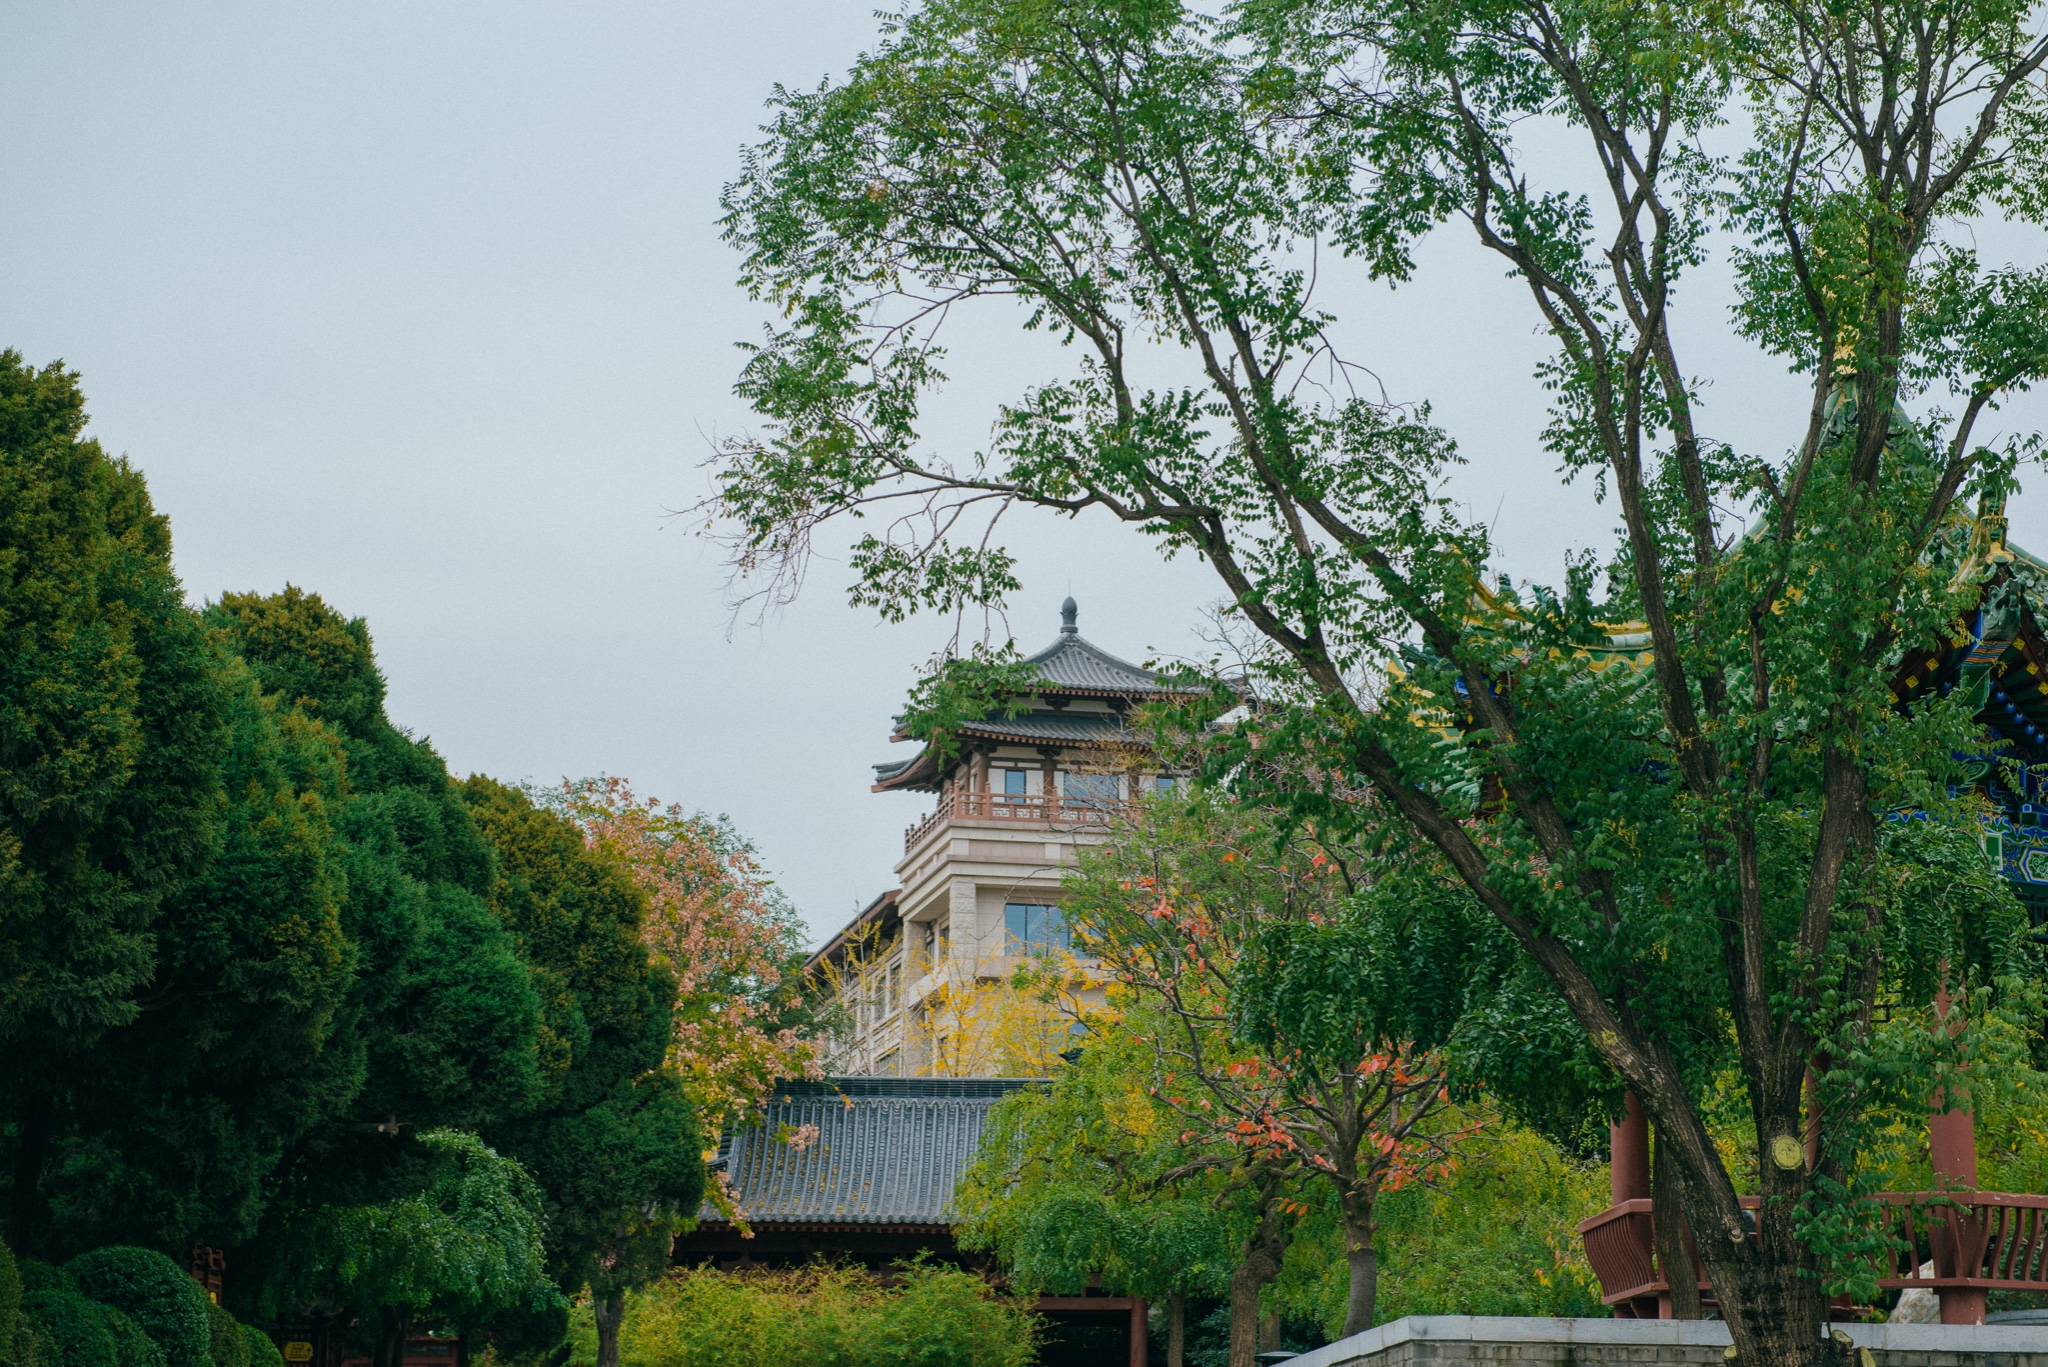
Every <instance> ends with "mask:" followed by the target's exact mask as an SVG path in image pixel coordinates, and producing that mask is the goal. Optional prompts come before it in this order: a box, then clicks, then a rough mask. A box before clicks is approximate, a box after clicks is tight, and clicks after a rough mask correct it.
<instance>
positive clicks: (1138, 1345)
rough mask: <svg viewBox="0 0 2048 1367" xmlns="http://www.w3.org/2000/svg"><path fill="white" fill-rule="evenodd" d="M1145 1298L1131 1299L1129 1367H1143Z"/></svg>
mask: <svg viewBox="0 0 2048 1367" xmlns="http://www.w3.org/2000/svg"><path fill="white" fill-rule="evenodd" d="M1146 1341H1147V1335H1146V1333H1145V1298H1144V1297H1143V1296H1133V1297H1131V1367H1145V1346H1146Z"/></svg>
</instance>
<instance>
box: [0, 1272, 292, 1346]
mask: <svg viewBox="0 0 2048 1367" xmlns="http://www.w3.org/2000/svg"><path fill="white" fill-rule="evenodd" d="M283 1363H284V1359H283V1358H282V1357H281V1356H280V1355H279V1353H278V1351H277V1345H276V1344H274V1343H272V1342H271V1341H270V1337H269V1336H268V1335H267V1334H264V1333H263V1332H262V1331H261V1330H258V1329H255V1328H253V1327H251V1326H249V1325H246V1324H242V1323H240V1322H239V1321H237V1320H236V1319H235V1317H234V1316H233V1315H230V1314H229V1313H228V1312H227V1311H225V1310H223V1309H222V1308H221V1307H220V1306H218V1305H216V1304H214V1303H213V1301H211V1300H209V1299H208V1298H207V1295H206V1293H205V1292H203V1291H201V1290H200V1289H199V1284H198V1283H197V1282H195V1281H193V1280H192V1278H190V1277H188V1276H187V1275H185V1272H184V1269H182V1268H180V1267H179V1266H178V1265H177V1264H176V1263H175V1262H173V1261H171V1260H170V1259H169V1258H167V1257H165V1256H164V1255H163V1254H161V1253H158V1252H156V1251H155V1250H153V1249H147V1248H119V1247H116V1248H95V1249H93V1250H91V1251H90V1252H88V1253H81V1254H80V1255H79V1256H78V1257H76V1258H73V1259H72V1260H71V1261H70V1262H68V1263H66V1264H64V1266H62V1267H52V1266H51V1265H50V1264H48V1263H39V1262H36V1261H34V1260H32V1259H31V1260H24V1261H23V1262H21V1263H20V1264H19V1265H17V1264H16V1262H15V1259H14V1255H13V1253H11V1252H10V1251H9V1250H8V1248H7V1245H5V1244H0V1367H283Z"/></svg>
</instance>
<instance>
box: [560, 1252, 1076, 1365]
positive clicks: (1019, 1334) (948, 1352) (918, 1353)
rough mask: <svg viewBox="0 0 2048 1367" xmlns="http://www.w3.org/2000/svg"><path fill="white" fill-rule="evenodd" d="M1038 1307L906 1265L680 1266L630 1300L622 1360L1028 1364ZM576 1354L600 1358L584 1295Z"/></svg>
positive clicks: (963, 1277)
mask: <svg viewBox="0 0 2048 1367" xmlns="http://www.w3.org/2000/svg"><path fill="white" fill-rule="evenodd" d="M1038 1332H1039V1321H1038V1317H1037V1316H1035V1315H1033V1314H1032V1313H1031V1312H1029V1311H1028V1310H1025V1309H1024V1308H1022V1307H1021V1306H1019V1305H1017V1304H1015V1303H1014V1302H1011V1301H1007V1300H1002V1299H999V1298H997V1297H996V1296H995V1295H994V1294H993V1293H992V1292H991V1291H990V1290H989V1288H988V1286H987V1284H986V1283H984V1282H983V1281H982V1280H981V1279H980V1278H979V1277H975V1276H973V1275H971V1274H969V1273H966V1272H961V1271H959V1270H957V1269H954V1268H950V1267H936V1266H928V1265H925V1264H913V1265H911V1266H909V1267H906V1268H904V1269H902V1271H901V1273H900V1274H899V1275H898V1276H896V1277H894V1278H890V1279H884V1278H880V1277H877V1276H875V1275H873V1274H872V1273H869V1272H864V1271H861V1270H859V1269H856V1268H844V1267H830V1266H823V1265H820V1266H815V1267H809V1268H805V1269H802V1270H801V1271H794V1272H758V1271H756V1272H737V1273H725V1272H718V1271H715V1270H712V1269H709V1268H700V1269H697V1270H695V1271H681V1272H676V1273H673V1274H671V1275H670V1276H669V1277H668V1278H666V1279H665V1280H663V1281H661V1282H659V1283H657V1284H656V1285H654V1286H652V1287H650V1288H648V1289H647V1290H645V1291H640V1292H635V1293H633V1294H631V1295H629V1296H628V1297H627V1299H626V1319H625V1323H624V1325H623V1326H621V1330H620V1334H619V1361H620V1363H621V1364H622V1367H1026V1364H1029V1363H1031V1362H1033V1361H1035V1360H1036V1357H1037V1344H1038ZM574 1341H575V1344H576V1350H577V1351H576V1355H575V1356H574V1357H572V1359H571V1361H572V1362H576V1363H584V1364H587V1363H590V1362H593V1361H595V1352H594V1346H595V1337H594V1335H593V1334H592V1332H591V1328H590V1312H589V1308H588V1307H587V1306H585V1307H583V1308H581V1309H580V1310H579V1311H578V1313H577V1323H576V1333H575V1335H574Z"/></svg>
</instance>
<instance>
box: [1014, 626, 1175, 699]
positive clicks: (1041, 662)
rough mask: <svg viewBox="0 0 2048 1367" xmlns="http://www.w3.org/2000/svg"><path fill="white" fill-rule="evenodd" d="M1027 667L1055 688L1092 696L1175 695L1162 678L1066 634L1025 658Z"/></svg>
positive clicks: (1061, 634) (1077, 637)
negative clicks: (1111, 694)
mask: <svg viewBox="0 0 2048 1367" xmlns="http://www.w3.org/2000/svg"><path fill="white" fill-rule="evenodd" d="M1024 663H1025V664H1028V665H1032V666H1034V667H1035V668H1036V670H1037V672H1038V677H1039V678H1041V679H1043V680H1045V681H1046V682H1047V683H1049V684H1051V685H1053V686H1054V687H1055V688H1071V689H1084V690H1086V691H1088V692H1091V693H1116V694H1121V695H1124V696H1127V697H1144V696H1147V695H1152V694H1157V695H1161V696H1164V695H1167V694H1169V693H1171V692H1172V691H1173V690H1171V689H1168V688H1166V687H1164V686H1162V685H1161V684H1160V682H1159V676H1158V675H1156V674H1154V673H1153V672H1152V671H1151V670H1149V669H1141V668H1139V667H1138V666H1137V665H1134V664H1132V663H1130V662H1129V661H1128V660H1119V659H1118V658H1117V657H1116V656H1114V655H1112V654H1110V653H1109V652H1108V651H1106V650H1103V649H1101V648H1100V647H1098V646H1094V645H1091V644H1089V643H1088V642H1087V641H1084V640H1083V639H1081V637H1079V636H1075V635H1070V634H1068V633H1067V632H1065V631H1062V632H1061V633H1060V636H1059V639H1058V640H1056V641H1054V642H1053V643H1052V644H1051V645H1049V646H1047V647H1046V648H1045V649H1044V650H1041V651H1039V652H1038V653H1037V654H1036V655H1030V656H1026V657H1025V660H1024Z"/></svg>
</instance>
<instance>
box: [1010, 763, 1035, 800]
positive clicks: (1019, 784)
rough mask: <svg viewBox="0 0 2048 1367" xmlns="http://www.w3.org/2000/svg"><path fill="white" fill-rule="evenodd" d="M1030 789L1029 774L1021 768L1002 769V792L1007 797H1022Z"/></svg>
mask: <svg viewBox="0 0 2048 1367" xmlns="http://www.w3.org/2000/svg"><path fill="white" fill-rule="evenodd" d="M1029 791H1031V775H1030V774H1028V773H1026V772H1025V771H1024V770H1022V769H1005V770H1003V793H1004V794H1005V795H1006V796H1009V797H1022V796H1024V794H1026V793H1028V792H1029Z"/></svg>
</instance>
